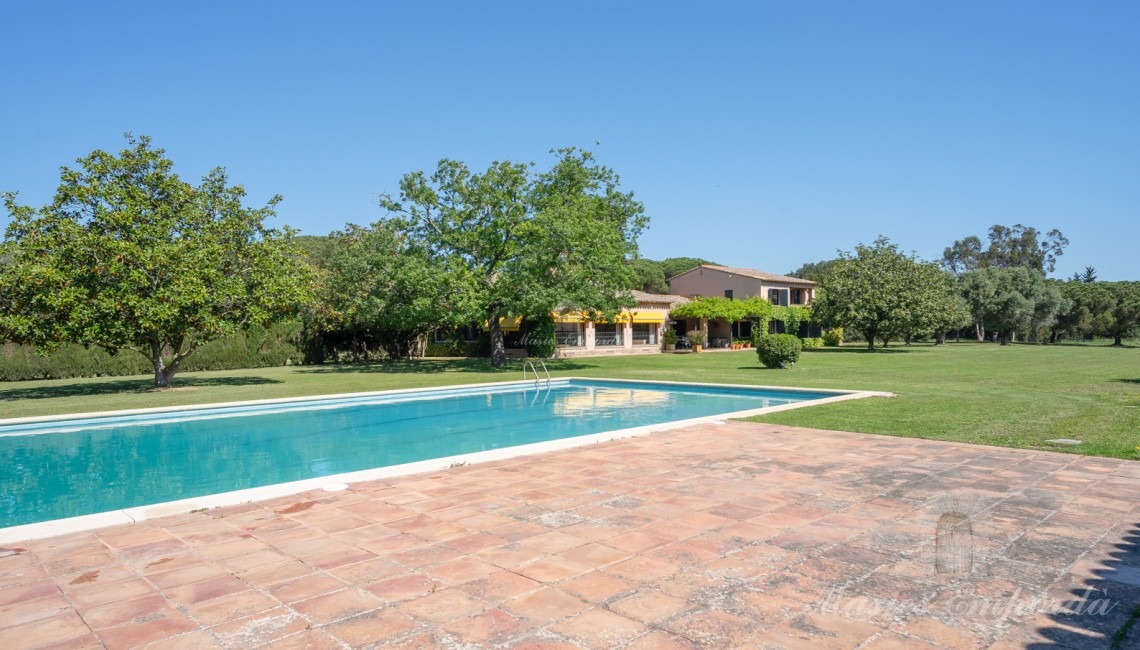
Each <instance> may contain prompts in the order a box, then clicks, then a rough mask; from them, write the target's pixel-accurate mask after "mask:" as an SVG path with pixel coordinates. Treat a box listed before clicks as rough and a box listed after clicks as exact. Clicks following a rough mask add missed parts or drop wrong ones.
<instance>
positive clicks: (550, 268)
mask: <svg viewBox="0 0 1140 650" xmlns="http://www.w3.org/2000/svg"><path fill="white" fill-rule="evenodd" d="M554 153H555V154H556V156H557V160H556V161H555V163H554V165H553V167H552V168H551V169H549V170H548V171H546V172H542V173H537V174H536V173H534V172H533V171H532V166H531V165H526V164H519V163H512V162H496V163H493V164H492V165H491V166H490V167H489V168H488V169H487V170H486V171H485V172H483V173H474V172H472V171H471V170H470V169H469V168H468V167H467V166H466V165H464V164H463V163H461V162H458V161H453V160H443V161H441V162H440V163H439V165H438V167H437V168H436V171H435V172H434V173H433V174H432V175H431V176H430V177H429V176H427V175H425V174H424V173H423V172H414V173H410V174H407V175H405V176H404V178H403V179H402V180H401V182H400V194H399V197H398V198H396V197H392V196H383V197H382V198H381V201H380V203H381V206H383V207H385V208H386V209H388V210H389V211H390V212H391V213H392V214H393V215H394V216H395V218H397V219H398V220H399V221H400V222H401V223H402V224H403V227H406V228H407V229H408V231H409V233H410V234H411V236H412V238H413V239H414V240H415V241H417V242H419V243H420V244H421V245H422V246H423V248H424V249H425V250H426V251H428V252H429V253H430V254H431V255H432V257H433V258H435V259H439V260H443V261H444V262H445V263H446V264H447V265H448V267H449V268H450V272H451V273H452V274H453V277H454V279H455V280H456V281H457V282H459V283H460V284H462V285H463V286H464V287H466V291H467V292H468V294H469V295H470V296H471V297H472V300H471V304H472V305H475V308H474V309H472V312H473V313H470V314H464V316H467V317H469V318H471V319H475V318H481V319H486V321H487V323H488V329H489V330H490V339H491V362H492V364H493V365H494V366H496V367H501V366H503V365H505V364H506V349H505V347H504V344H503V332H502V328H501V325H500V322H499V319H500V318H504V317H508V316H525V315H526V314H531V315H538V314H543V313H549V312H550V311H552V310H554V309H556V308H559V307H569V308H573V309H583V310H587V311H595V312H598V313H599V314H602V315H610V316H612V315H614V314H616V312H617V311H618V310H619V309H621V308H622V307H628V306H632V305H633V304H634V303H633V301H632V299H631V297H630V295H629V292H628V287H630V286H631V281H632V277H633V276H632V269H631V267H630V265H629V264H627V263H626V262H627V261H628V260H629V259H631V258H633V256H634V255H636V252H637V237H638V236H639V235H640V233H641V231H642V230H643V229H644V227H645V225H646V223H647V218H646V217H645V214H644V208H643V207H642V205H641V203H639V202H638V201H635V200H634V198H633V195H632V194H630V193H625V192H622V191H620V189H619V182H618V177H617V175H616V174H615V173H614V172H613V171H612V170H610V169H609V168H607V167H603V166H600V165H598V164H597V163H596V162H595V160H594V158H593V156H592V155H591V154H589V153H588V152H584V151H579V150H576V149H562V150H558V151H556V152H554Z"/></svg>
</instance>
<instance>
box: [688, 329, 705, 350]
mask: <svg viewBox="0 0 1140 650" xmlns="http://www.w3.org/2000/svg"><path fill="white" fill-rule="evenodd" d="M685 338H687V339H689V343H690V344H691V345H692V346H693V352H700V351H701V348H703V347H704V346H705V333H704V332H702V331H700V330H689V331H688V332H686V333H685Z"/></svg>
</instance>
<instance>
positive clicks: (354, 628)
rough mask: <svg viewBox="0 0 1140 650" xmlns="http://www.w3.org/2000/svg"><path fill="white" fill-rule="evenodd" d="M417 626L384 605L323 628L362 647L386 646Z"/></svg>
mask: <svg viewBox="0 0 1140 650" xmlns="http://www.w3.org/2000/svg"><path fill="white" fill-rule="evenodd" d="M419 628H420V626H419V624H418V623H416V621H414V620H412V619H411V618H410V617H409V616H407V615H405V614H403V613H402V612H400V611H398V610H396V609H394V608H392V607H386V608H384V609H379V610H375V611H372V612H368V613H367V614H361V615H360V616H354V617H352V618H348V619H345V620H343V621H340V622H337V623H334V624H332V625H330V626H328V627H326V628H324V630H325V631H326V632H328V633H329V634H330V635H331V636H333V637H335V638H336V639H339V640H341V641H343V642H344V643H347V644H349V645H350V646H352V647H354V648H363V647H369V646H375V647H384V646H387V645H389V644H390V643H392V642H394V641H395V640H397V639H400V638H403V637H406V636H408V635H410V634H412V633H414V632H415V631H416V630H417V629H419Z"/></svg>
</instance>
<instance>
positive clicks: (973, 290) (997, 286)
mask: <svg viewBox="0 0 1140 650" xmlns="http://www.w3.org/2000/svg"><path fill="white" fill-rule="evenodd" d="M961 287H962V295H963V296H964V298H965V299H966V302H967V303H968V304H969V309H970V312H971V315H972V316H973V317H974V318H975V319H977V321H978V323H980V326H979V327H985V328H989V329H992V330H995V331H996V332H997V333H998V336H999V337H1000V340H1001V343H1002V345H1008V344H1009V343H1010V342H1011V341H1012V340H1013V337H1014V335H1015V333H1016V332H1017V331H1018V330H1029V329H1032V328H1038V327H1045V328H1048V327H1052V326H1053V324H1054V323H1055V322H1056V319H1057V315H1058V314H1059V313H1061V311H1062V310H1063V308H1064V306H1065V298H1064V296H1063V295H1062V293H1061V290H1060V289H1059V288H1058V287H1056V286H1055V285H1054V284H1053V283H1051V282H1049V281H1047V280H1046V279H1045V276H1044V275H1043V274H1042V273H1041V272H1039V271H1036V270H1032V269H1029V268H1026V267H1024V266H1017V267H1012V268H993V267H991V268H982V269H975V270H973V271H970V272H969V273H966V274H965V275H963V276H962V278H961Z"/></svg>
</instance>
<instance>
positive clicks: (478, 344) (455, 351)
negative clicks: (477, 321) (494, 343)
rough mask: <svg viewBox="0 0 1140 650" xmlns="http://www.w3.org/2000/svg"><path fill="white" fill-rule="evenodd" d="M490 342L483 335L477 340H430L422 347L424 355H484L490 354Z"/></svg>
mask: <svg viewBox="0 0 1140 650" xmlns="http://www.w3.org/2000/svg"><path fill="white" fill-rule="evenodd" d="M490 351H491V345H490V342H489V341H487V340H486V337H484V338H483V339H482V340H479V341H459V340H451V341H444V342H442V343H440V342H437V341H432V342H431V343H428V344H427V346H425V347H424V356H425V357H485V356H487V355H488V354H490Z"/></svg>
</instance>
